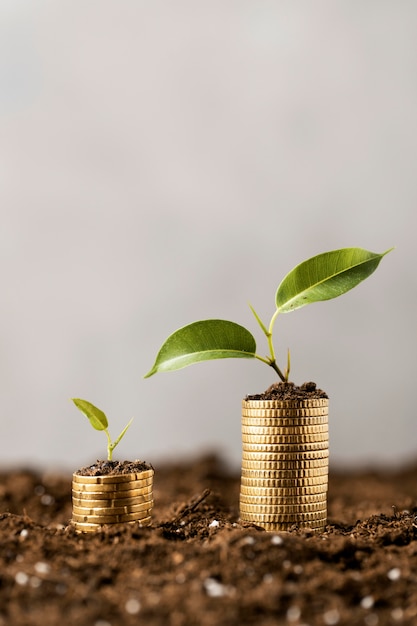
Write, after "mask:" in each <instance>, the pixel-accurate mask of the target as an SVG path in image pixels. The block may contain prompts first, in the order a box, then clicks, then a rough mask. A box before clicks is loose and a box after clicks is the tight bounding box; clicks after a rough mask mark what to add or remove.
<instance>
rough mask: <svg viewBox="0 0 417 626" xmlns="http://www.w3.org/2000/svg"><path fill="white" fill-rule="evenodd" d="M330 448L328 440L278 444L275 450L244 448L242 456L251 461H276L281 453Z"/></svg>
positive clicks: (326, 449)
mask: <svg viewBox="0 0 417 626" xmlns="http://www.w3.org/2000/svg"><path fill="white" fill-rule="evenodd" d="M328 450H329V444H328V442H327V441H324V442H321V443H298V444H294V445H292V444H288V445H285V444H283V445H276V446H274V450H273V451H272V450H262V449H260V450H242V458H243V459H248V460H249V461H276V460H277V459H279V456H277V454H278V455H279V454H280V453H287V454H290V453H291V452H293V453H295V454H297V453H300V452H308V453H310V454H311V453H312V452H319V451H320V452H323V451H328Z"/></svg>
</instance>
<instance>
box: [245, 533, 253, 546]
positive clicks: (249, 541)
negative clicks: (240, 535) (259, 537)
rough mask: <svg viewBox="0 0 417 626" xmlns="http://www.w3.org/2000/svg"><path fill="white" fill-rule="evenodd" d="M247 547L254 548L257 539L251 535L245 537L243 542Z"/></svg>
mask: <svg viewBox="0 0 417 626" xmlns="http://www.w3.org/2000/svg"><path fill="white" fill-rule="evenodd" d="M242 543H244V544H245V545H246V546H253V545H254V543H255V537H251V536H250V535H249V536H248V537H245V538H244V539H243V542H242Z"/></svg>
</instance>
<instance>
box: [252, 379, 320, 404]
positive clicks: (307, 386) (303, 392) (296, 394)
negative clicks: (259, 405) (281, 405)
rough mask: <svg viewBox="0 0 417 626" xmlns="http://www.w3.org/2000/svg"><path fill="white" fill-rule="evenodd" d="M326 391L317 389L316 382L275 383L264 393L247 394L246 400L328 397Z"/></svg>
mask: <svg viewBox="0 0 417 626" xmlns="http://www.w3.org/2000/svg"><path fill="white" fill-rule="evenodd" d="M327 397H328V396H327V394H326V392H325V391H322V390H321V389H317V386H316V383H313V382H309V383H304V384H302V385H301V386H300V387H297V386H296V385H294V383H274V384H273V385H271V386H270V387H268V389H267V390H266V391H264V392H263V393H258V394H254V395H251V396H246V398H245V399H246V400H316V399H318V398H327Z"/></svg>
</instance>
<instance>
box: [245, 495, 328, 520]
mask: <svg viewBox="0 0 417 626" xmlns="http://www.w3.org/2000/svg"><path fill="white" fill-rule="evenodd" d="M239 508H240V512H241V513H250V514H252V513H256V514H258V515H259V514H261V515H262V514H270V515H276V514H279V515H281V514H284V515H299V514H301V515H304V514H305V513H317V514H318V513H320V514H321V518H323V517H325V516H326V515H327V505H326V504H324V505H323V503H322V502H311V503H297V504H252V503H250V502H249V503H248V502H245V501H243V500H242V499H241V500H240V504H239Z"/></svg>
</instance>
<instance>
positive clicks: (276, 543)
mask: <svg viewBox="0 0 417 626" xmlns="http://www.w3.org/2000/svg"><path fill="white" fill-rule="evenodd" d="M271 543H272V545H273V546H281V545H282V544H283V543H284V540H283V538H282V537H280V536H279V535H272V537H271Z"/></svg>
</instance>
